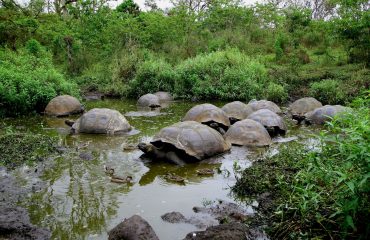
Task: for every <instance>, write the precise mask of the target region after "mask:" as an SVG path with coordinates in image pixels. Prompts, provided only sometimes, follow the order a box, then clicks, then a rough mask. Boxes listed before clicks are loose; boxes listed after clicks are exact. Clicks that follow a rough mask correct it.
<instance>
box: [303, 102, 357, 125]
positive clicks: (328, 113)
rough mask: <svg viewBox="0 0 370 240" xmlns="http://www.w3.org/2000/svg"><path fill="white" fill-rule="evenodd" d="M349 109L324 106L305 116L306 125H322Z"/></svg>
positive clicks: (337, 106) (339, 106)
mask: <svg viewBox="0 0 370 240" xmlns="http://www.w3.org/2000/svg"><path fill="white" fill-rule="evenodd" d="M349 110H350V108H348V107H344V106H341V105H325V106H323V107H319V108H316V109H315V110H313V111H311V112H308V113H306V114H305V117H306V119H305V121H306V123H308V124H312V123H314V124H324V123H325V122H327V121H330V120H331V119H332V118H333V117H335V116H336V115H338V114H340V113H344V112H348V111H349Z"/></svg>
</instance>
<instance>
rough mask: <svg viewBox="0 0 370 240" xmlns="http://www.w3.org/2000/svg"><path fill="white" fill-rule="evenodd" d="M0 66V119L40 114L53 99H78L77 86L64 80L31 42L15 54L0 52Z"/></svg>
mask: <svg viewBox="0 0 370 240" xmlns="http://www.w3.org/2000/svg"><path fill="white" fill-rule="evenodd" d="M0 63H1V64H0V79H1V81H0V104H1V108H0V115H4V114H5V115H18V114H24V113H29V112H32V111H38V112H41V111H43V110H44V108H45V106H46V104H47V103H48V102H49V100H50V99H51V98H53V97H54V96H56V95H59V94H71V95H77V96H78V87H77V85H75V84H73V83H71V82H68V81H66V80H65V78H64V76H63V75H62V74H61V73H59V72H58V71H57V70H56V69H55V68H54V66H53V64H52V60H51V56H50V54H48V53H47V52H45V50H44V49H43V47H42V46H41V45H40V43H39V42H37V41H36V40H34V39H31V40H29V41H28V42H27V43H26V46H25V48H21V49H18V51H17V52H14V51H11V50H9V49H0Z"/></svg>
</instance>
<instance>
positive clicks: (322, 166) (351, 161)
mask: <svg viewBox="0 0 370 240" xmlns="http://www.w3.org/2000/svg"><path fill="white" fill-rule="evenodd" d="M369 97H370V96H369V92H367V96H365V98H364V99H359V100H357V101H355V102H354V106H355V107H356V109H355V110H354V111H353V113H349V114H348V115H346V116H344V117H341V118H340V119H339V118H338V119H334V120H333V121H332V122H331V123H329V124H328V125H327V130H324V131H322V132H321V135H320V136H319V139H320V149H319V150H317V151H312V150H311V151H309V150H307V149H306V148H305V146H304V145H300V144H297V143H293V144H290V145H286V146H283V147H282V148H281V149H280V152H279V154H277V155H275V156H273V157H267V158H265V159H262V160H261V161H258V162H256V163H255V164H254V165H253V166H252V167H251V168H248V169H246V170H245V171H244V172H243V173H242V175H241V177H240V178H239V179H238V181H237V183H236V185H235V186H234V187H233V191H234V192H235V193H236V195H237V196H239V197H243V198H245V197H250V198H256V197H257V198H258V197H261V195H262V194H264V193H269V194H270V196H269V198H270V199H269V200H270V201H266V200H264V201H265V202H262V203H261V205H262V206H261V207H260V213H261V214H262V215H263V217H262V220H261V219H258V218H257V219H255V220H252V221H262V222H265V223H267V224H268V226H269V227H268V229H267V230H268V232H269V234H270V235H271V237H272V238H273V239H297V238H301V239H312V238H315V239H368V237H369V234H370V227H369V225H368V219H369V217H370V212H369V209H370V199H369V194H370V181H369V178H370V139H369V136H370V135H369V134H370V124H369V123H370V110H369V106H370V101H369V100H370V99H369ZM266 202H267V204H266Z"/></svg>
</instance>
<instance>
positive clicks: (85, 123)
mask: <svg viewBox="0 0 370 240" xmlns="http://www.w3.org/2000/svg"><path fill="white" fill-rule="evenodd" d="M130 130H131V126H130V124H129V123H128V121H127V120H126V118H125V117H124V116H123V115H122V114H121V113H120V112H118V111H116V110H112V109H108V108H94V109H91V110H90V111H88V112H86V113H84V114H83V115H82V116H81V117H80V118H79V119H78V120H77V121H76V122H75V123H74V124H73V125H72V133H98V134H119V133H124V132H128V131H130Z"/></svg>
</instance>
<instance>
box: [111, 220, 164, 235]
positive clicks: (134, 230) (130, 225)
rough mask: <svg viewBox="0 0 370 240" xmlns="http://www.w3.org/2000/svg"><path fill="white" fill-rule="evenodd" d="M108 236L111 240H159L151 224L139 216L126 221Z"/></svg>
mask: <svg viewBox="0 0 370 240" xmlns="http://www.w3.org/2000/svg"><path fill="white" fill-rule="evenodd" d="M108 234H109V238H108V239H109V240H159V238H158V237H157V235H156V234H155V232H154V230H153V228H152V227H151V226H150V225H149V223H148V222H147V221H145V220H144V219H143V218H142V217H140V216H138V215H134V216H132V217H130V218H127V219H125V220H124V221H123V222H121V223H120V224H118V225H117V226H116V227H115V228H113V229H112V230H110V231H109V233H108Z"/></svg>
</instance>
